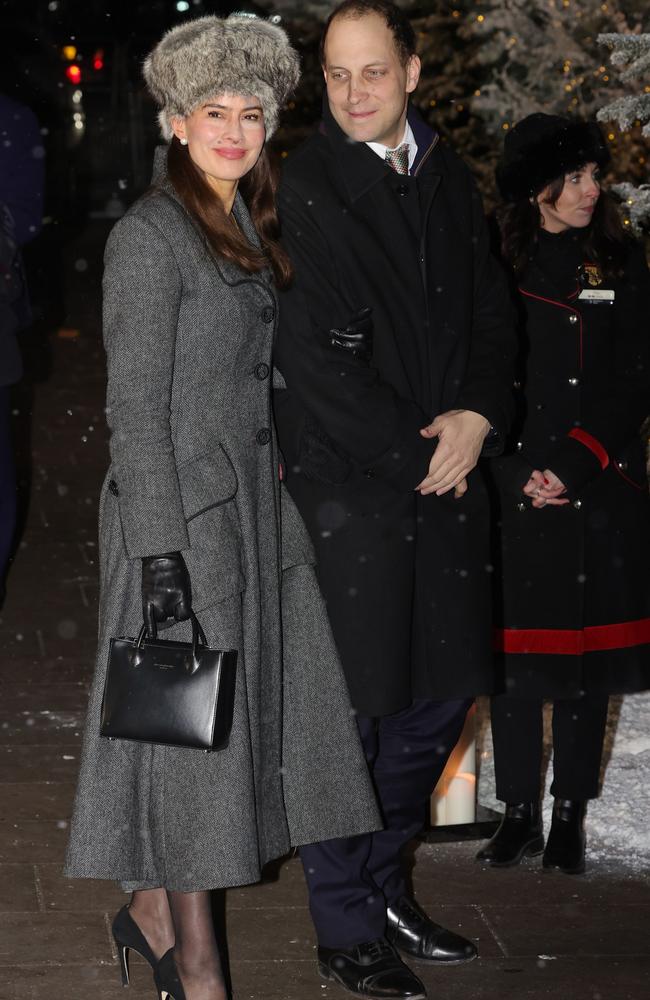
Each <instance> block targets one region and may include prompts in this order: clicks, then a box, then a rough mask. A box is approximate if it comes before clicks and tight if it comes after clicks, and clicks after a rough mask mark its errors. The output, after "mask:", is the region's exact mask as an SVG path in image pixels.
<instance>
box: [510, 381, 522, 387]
mask: <svg viewBox="0 0 650 1000" xmlns="http://www.w3.org/2000/svg"><path fill="white" fill-rule="evenodd" d="M512 388H513V389H521V382H513V383H512Z"/></svg>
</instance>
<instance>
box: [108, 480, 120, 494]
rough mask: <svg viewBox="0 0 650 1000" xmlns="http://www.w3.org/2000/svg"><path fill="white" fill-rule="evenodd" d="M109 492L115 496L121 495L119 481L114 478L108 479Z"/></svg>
mask: <svg viewBox="0 0 650 1000" xmlns="http://www.w3.org/2000/svg"><path fill="white" fill-rule="evenodd" d="M108 492H109V493H112V494H113V496H114V497H119V495H120V491H119V490H118V488H117V483H116V482H115V480H114V479H109V481H108Z"/></svg>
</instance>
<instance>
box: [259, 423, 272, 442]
mask: <svg viewBox="0 0 650 1000" xmlns="http://www.w3.org/2000/svg"><path fill="white" fill-rule="evenodd" d="M255 439H256V440H257V443H258V444H268V443H269V441H270V440H271V431H270V430H269V429H268V427H260V429H259V430H258V432H257V434H256V435H255Z"/></svg>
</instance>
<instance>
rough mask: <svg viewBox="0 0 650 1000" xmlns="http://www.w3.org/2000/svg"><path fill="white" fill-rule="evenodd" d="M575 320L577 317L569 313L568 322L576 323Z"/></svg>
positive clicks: (576, 320)
mask: <svg viewBox="0 0 650 1000" xmlns="http://www.w3.org/2000/svg"><path fill="white" fill-rule="evenodd" d="M577 322H578V317H577V316H576V314H575V313H571V315H570V316H569V323H577Z"/></svg>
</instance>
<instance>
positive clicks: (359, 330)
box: [328, 306, 372, 361]
mask: <svg viewBox="0 0 650 1000" xmlns="http://www.w3.org/2000/svg"><path fill="white" fill-rule="evenodd" d="M371 315H372V309H371V308H370V306H364V308H363V309H359V311H358V312H357V313H356V314H355V315H354V316H353V317H352V319H351V320H350V322H349V323H348V325H347V326H346V327H345V328H344V329H342V330H338V329H336V328H335V329H333V330H329V331H328V335H329V342H330V345H331V346H332V347H337V348H340V349H341V350H344V351H347V352H348V353H349V354H352V355H353V356H354V357H355V358H360V359H361V360H362V361H370V359H371V357H372V319H371V318H370V317H371Z"/></svg>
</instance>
